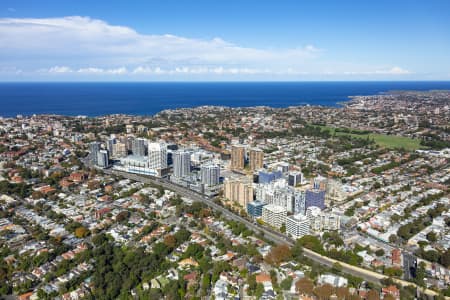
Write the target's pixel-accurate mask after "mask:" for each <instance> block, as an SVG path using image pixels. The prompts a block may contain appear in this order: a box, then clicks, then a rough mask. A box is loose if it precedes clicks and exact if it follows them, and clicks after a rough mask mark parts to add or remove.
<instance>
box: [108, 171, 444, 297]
mask: <svg viewBox="0 0 450 300" xmlns="http://www.w3.org/2000/svg"><path fill="white" fill-rule="evenodd" d="M103 171H104V172H105V173H108V174H113V175H119V176H122V177H124V178H128V179H131V180H135V181H139V182H143V183H147V184H158V185H161V186H162V187H164V188H167V189H170V190H173V191H174V192H177V193H179V194H180V195H181V196H184V197H188V198H190V199H192V200H194V201H201V202H203V203H205V204H206V205H208V206H209V207H211V208H212V209H214V210H216V211H220V212H221V213H222V214H223V216H225V217H226V218H228V219H230V220H234V221H238V222H242V223H244V224H245V225H246V226H247V227H248V228H249V229H251V230H253V231H255V232H262V233H264V237H265V238H266V239H268V240H270V241H272V242H274V243H284V244H287V245H289V246H293V245H294V241H293V240H292V239H290V238H288V237H286V236H284V235H283V234H281V233H278V232H275V231H272V230H269V229H268V228H265V227H262V226H259V225H258V224H256V223H252V222H249V221H248V220H246V219H244V218H242V217H241V216H239V215H236V214H234V213H233V212H231V211H229V210H228V209H226V208H224V207H222V206H220V205H218V204H216V203H214V202H213V201H212V200H211V199H209V198H207V197H205V196H203V195H201V194H199V193H197V192H195V191H192V190H189V189H187V188H185V187H181V186H179V185H176V184H174V183H172V182H170V181H168V180H164V179H161V178H156V177H150V176H141V175H136V174H131V173H126V172H121V171H117V170H113V169H104V170H103ZM303 255H304V256H305V257H307V258H309V259H311V260H313V261H315V262H317V263H319V264H321V265H325V266H328V267H332V266H333V264H335V263H339V264H340V266H341V269H342V272H343V273H346V274H350V275H353V276H358V277H361V278H363V279H364V280H366V281H368V282H371V283H376V284H379V283H380V280H381V279H388V276H385V275H383V274H379V273H376V272H373V271H370V270H366V269H364V268H360V267H356V266H352V265H349V264H346V263H344V262H340V261H337V260H334V259H331V258H329V257H325V256H322V255H320V254H318V253H316V252H314V251H311V250H309V249H305V248H304V249H303ZM394 281H395V282H396V283H398V284H400V285H402V286H416V285H415V284H414V283H411V282H407V281H404V280H400V279H394ZM425 294H427V295H436V292H434V291H432V290H429V289H427V290H426V291H425Z"/></svg>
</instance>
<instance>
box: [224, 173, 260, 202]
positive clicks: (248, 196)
mask: <svg viewBox="0 0 450 300" xmlns="http://www.w3.org/2000/svg"><path fill="white" fill-rule="evenodd" d="M223 189H224V196H225V198H227V199H229V200H231V201H235V202H238V203H239V204H240V205H242V206H243V207H246V206H247V203H249V202H252V201H253V185H252V183H249V182H242V181H240V180H230V179H226V180H225V182H224V187H223Z"/></svg>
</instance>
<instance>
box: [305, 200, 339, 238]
mask: <svg viewBox="0 0 450 300" xmlns="http://www.w3.org/2000/svg"><path fill="white" fill-rule="evenodd" d="M306 216H307V218H308V219H309V220H310V224H311V230H312V231H314V232H323V231H333V230H339V229H340V226H341V217H340V216H338V215H336V214H334V213H326V212H322V211H321V209H320V208H319V207H316V206H311V207H308V208H307V209H306Z"/></svg>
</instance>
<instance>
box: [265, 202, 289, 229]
mask: <svg viewBox="0 0 450 300" xmlns="http://www.w3.org/2000/svg"><path fill="white" fill-rule="evenodd" d="M286 217H287V211H286V209H285V208H284V207H281V206H278V205H273V204H268V205H265V206H264V207H263V209H262V220H263V221H264V222H265V223H267V224H269V225H270V226H273V227H275V228H280V227H281V225H283V224H286Z"/></svg>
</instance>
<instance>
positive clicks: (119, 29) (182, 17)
mask: <svg viewBox="0 0 450 300" xmlns="http://www.w3.org/2000/svg"><path fill="white" fill-rule="evenodd" d="M449 53H450V1H446V0H442V1H438V0H428V1H414V0H410V1H401V0H398V1H392V0H391V1H383V0H382V1H379V0H377V1H345V0H344V1H300V0H297V1H289V0H284V1H264V0H260V1H245V0H241V1H234V0H226V1H202V0H195V1H188V0H185V1H184V0H179V1H170V0H165V1H127V2H126V1H111V0H110V1H82V0H78V1H75V0H74V1H61V0H59V1H43V0H40V1H18V0H14V1H9V0H3V1H1V2H0V80H3V81H9V80H12V81H21V80H22V81H24V80H49V81H58V80H63V81H64V80H76V81H80V80H100V81H105V80H107V81H109V80H111V81H113V80H121V81H123V80H136V81H141V80H177V81H179V80H202V81H203V80H450V55H449Z"/></svg>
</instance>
